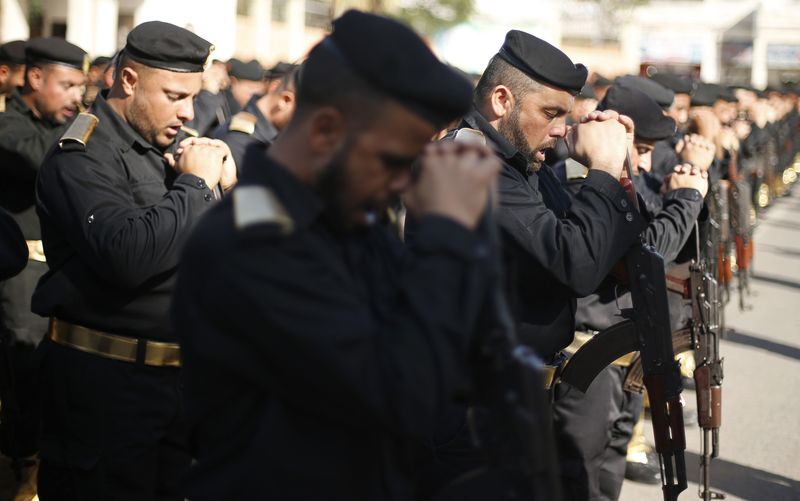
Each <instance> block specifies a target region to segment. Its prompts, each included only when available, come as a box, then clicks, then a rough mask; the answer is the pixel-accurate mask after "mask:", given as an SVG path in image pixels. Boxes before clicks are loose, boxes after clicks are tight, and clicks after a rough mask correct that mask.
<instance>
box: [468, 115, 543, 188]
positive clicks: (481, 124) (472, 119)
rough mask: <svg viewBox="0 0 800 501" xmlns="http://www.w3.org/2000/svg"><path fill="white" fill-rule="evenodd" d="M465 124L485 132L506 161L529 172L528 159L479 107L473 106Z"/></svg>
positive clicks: (493, 147)
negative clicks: (493, 124) (491, 122)
mask: <svg viewBox="0 0 800 501" xmlns="http://www.w3.org/2000/svg"><path fill="white" fill-rule="evenodd" d="M464 124H466V125H468V126H469V127H471V128H473V129H477V130H479V131H481V132H483V133H484V135H485V136H486V138H487V139H488V140H489V144H490V146H491V147H492V149H494V151H495V152H496V153H497V154H498V155H500V156H501V157H503V159H504V160H505V161H506V163H508V164H509V165H511V166H512V167H514V168H515V169H517V170H519V171H520V172H522V173H523V174H525V175H527V174H529V170H530V169H529V166H528V160H527V159H526V158H525V157H524V156H523V155H522V153H520V152H519V151H518V150H517V149H516V148H515V147H514V146H513V145H512V144H511V143H509V142H508V140H506V138H504V137H503V135H502V134H500V132H498V131H497V129H495V128H494V127H493V126H492V124H490V123H489V121H488V120H486V118H485V117H484V116H483V115H482V114H481V112H480V111H478V109H477V108H475V107H473V108H472V111H470V112H469V113H468V114H467V115H466V116H465V117H464Z"/></svg>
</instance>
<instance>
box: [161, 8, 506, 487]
mask: <svg viewBox="0 0 800 501" xmlns="http://www.w3.org/2000/svg"><path fill="white" fill-rule="evenodd" d="M364 47H369V48H370V50H364ZM470 98H471V96H470V85H469V83H468V82H467V81H465V80H464V79H463V78H462V77H460V76H458V75H457V74H456V73H454V72H453V71H452V70H450V69H449V68H447V67H446V66H445V65H444V64H442V63H441V62H439V61H438V60H437V59H436V58H435V56H434V55H433V54H432V53H431V52H430V50H429V49H428V48H427V47H426V46H425V44H424V42H422V40H421V39H420V38H419V37H418V36H417V35H415V34H414V33H413V32H412V31H410V30H409V29H408V28H406V27H404V26H402V25H400V24H398V23H396V22H394V21H391V20H388V19H385V18H381V17H376V16H373V15H369V14H363V13H360V12H356V11H350V12H348V13H346V14H344V15H343V16H342V17H341V18H339V19H338V20H337V21H335V22H334V25H333V33H332V34H331V35H330V36H329V37H327V38H326V39H324V40H323V41H322V42H321V43H320V44H319V45H317V46H316V47H315V48H314V49H313V50H312V51H311V53H310V56H309V58H308V60H307V61H306V63H305V67H304V70H303V76H302V78H301V80H300V84H299V89H298V95H297V109H296V112H295V115H294V117H293V118H292V120H291V121H290V122H289V124H288V125H287V127H286V128H285V129H284V131H283V132H282V133H281V135H280V136H279V137H278V138H277V140H276V141H275V143H273V145H272V146H271V147H270V149H269V151H268V153H267V155H264V153H262V152H258V151H256V152H255V153H254V152H252V151H251V152H248V156H247V157H246V160H245V162H246V166H245V168H244V169H243V179H242V182H241V183H240V185H239V186H238V187H237V188H236V189H235V190H234V192H233V196H231V197H228V198H226V199H225V200H224V201H223V203H222V204H221V205H220V206H219V207H218V208H217V209H215V210H213V211H211V213H210V214H209V216H208V217H207V218H206V219H204V222H203V223H202V224H201V225H200V226H199V227H198V229H197V231H195V233H194V234H193V237H192V239H191V240H190V242H189V244H188V246H187V252H186V254H185V256H184V261H183V262H182V266H183V267H184V268H183V270H184V272H182V273H181V275H180V278H179V281H178V289H177V292H176V297H175V303H174V313H175V315H174V320H175V326H176V328H177V329H178V332H179V337H180V340H181V343H182V348H183V361H184V376H185V382H186V392H187V393H186V396H187V410H188V412H189V416H190V419H191V425H192V430H193V432H194V444H195V446H196V450H195V453H196V458H197V463H196V465H195V466H194V468H193V474H192V475H191V476H190V483H189V490H188V497H189V498H190V499H192V500H204V499H279V500H282V501H294V500H298V501H299V500H304V501H305V500H312V499H320V500H321V499H325V500H348V501H358V500H364V501H380V500H388V499H392V500H409V499H413V491H414V489H415V485H414V483H415V477H417V476H418V469H419V464H418V462H417V460H416V454H415V452H416V449H417V445H416V444H419V443H420V442H421V441H422V440H423V439H426V438H428V437H430V436H431V435H432V434H433V428H434V424H435V423H436V422H437V420H438V419H439V415H440V412H441V410H442V409H443V408H444V407H445V405H447V403H448V402H449V401H450V400H451V399H452V398H453V396H454V394H455V391H456V389H457V388H458V387H459V386H460V385H461V384H462V383H464V381H465V379H466V378H467V364H466V360H467V354H468V349H469V347H470V341H471V340H472V339H473V338H474V336H475V334H476V332H475V331H476V326H475V320H474V319H473V316H472V315H470V314H468V312H477V310H478V309H479V307H480V305H481V304H482V303H483V301H484V300H485V297H486V294H487V292H486V291H487V289H489V287H490V285H491V281H490V278H491V276H492V275H493V274H492V273H491V269H492V266H493V265H492V264H491V259H490V258H489V254H490V253H489V252H488V251H487V242H486V241H485V239H484V238H483V237H481V236H480V234H479V232H477V231H476V227H477V226H478V221H479V219H480V218H481V216H482V214H483V213H484V210H485V207H486V202H487V198H488V187H489V185H490V183H491V181H492V179H493V178H494V177H495V175H496V173H497V170H498V167H499V166H498V162H497V160H496V159H494V157H493V156H492V155H491V154H490V153H489V151H488V150H486V149H485V148H483V147H478V146H466V145H456V144H452V143H450V144H433V145H428V142H429V140H430V138H431V137H433V136H434V135H435V134H436V132H437V131H438V130H439V129H440V128H442V127H443V126H444V125H445V124H446V123H448V122H450V121H452V120H453V119H454V118H456V117H458V116H460V115H463V113H465V112H466V111H467V110H468V108H469V104H470ZM426 145H428V146H427V149H425V148H426ZM423 150H424V152H423ZM421 153H422V156H421V157H420V154H421ZM418 157H419V158H420V167H419V171H418V172H417V175H416V176H414V178H413V180H412V173H411V166H412V163H413V162H414V160H415V159H417V158H418ZM403 192H404V193H405V201H406V205H407V207H408V210H409V211H410V212H411V213H412V214H414V215H415V216H416V218H417V220H418V226H417V232H416V235H415V239H414V241H413V243H412V244H411V245H410V246H409V247H407V248H403V246H402V245H401V244H400V242H399V240H397V238H396V237H395V236H394V235H393V234H392V232H391V231H389V229H388V228H384V227H381V226H379V225H371V224H370V223H371V222H372V221H374V220H375V219H376V216H377V215H378V214H380V213H381V212H382V211H383V210H384V209H385V208H386V207H387V206H388V204H389V203H390V202H391V201H392V199H393V198H395V197H396V196H397V195H398V194H400V193H403Z"/></svg>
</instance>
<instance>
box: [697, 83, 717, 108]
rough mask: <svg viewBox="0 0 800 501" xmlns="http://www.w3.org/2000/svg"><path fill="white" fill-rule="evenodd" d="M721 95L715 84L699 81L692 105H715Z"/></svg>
mask: <svg viewBox="0 0 800 501" xmlns="http://www.w3.org/2000/svg"><path fill="white" fill-rule="evenodd" d="M718 97H719V89H717V87H716V86H715V85H712V84H708V83H705V82H697V86H696V87H695V89H694V94H693V95H692V106H714V103H715V102H717V98H718Z"/></svg>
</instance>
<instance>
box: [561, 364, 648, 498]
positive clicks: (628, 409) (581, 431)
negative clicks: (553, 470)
mask: <svg viewBox="0 0 800 501" xmlns="http://www.w3.org/2000/svg"><path fill="white" fill-rule="evenodd" d="M626 371H627V369H625V368H622V367H619V366H616V365H611V366H609V367H606V368H605V369H604V370H603V371H602V372H601V373H600V374H599V375H598V376H597V378H596V379H595V380H594V382H593V383H592V385H591V386H590V387H589V389H588V391H587V392H586V394H582V393H581V392H580V391H578V390H577V389H575V388H572V387H571V386H569V385H567V384H565V383H561V384H559V385H558V386H557V387H556V398H555V402H554V404H553V418H554V424H555V433H556V442H557V446H558V454H559V466H560V469H561V479H562V482H561V486H562V491H563V495H564V500H565V501H573V500H574V501H586V500H592V501H608V500H616V499H618V498H619V494H620V491H621V489H622V482H623V480H624V477H625V456H626V455H627V449H628V442H630V439H631V435H632V434H633V426H634V425H635V424H636V419H637V418H638V417H639V413H640V412H641V405H642V396H641V395H639V394H633V393H630V392H627V391H624V390H623V388H622V384H623V381H624V379H625V374H626Z"/></svg>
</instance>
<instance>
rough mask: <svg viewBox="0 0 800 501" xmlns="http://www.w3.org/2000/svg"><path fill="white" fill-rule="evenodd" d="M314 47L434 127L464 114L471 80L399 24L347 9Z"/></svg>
mask: <svg viewBox="0 0 800 501" xmlns="http://www.w3.org/2000/svg"><path fill="white" fill-rule="evenodd" d="M317 49H319V50H324V51H326V52H327V53H329V54H331V55H334V56H335V57H339V58H340V59H342V60H343V61H344V62H346V63H347V64H349V65H350V67H351V68H352V69H353V71H354V72H355V73H356V74H357V75H358V76H359V77H360V78H362V79H363V80H364V81H365V82H366V83H367V84H369V85H370V86H372V87H373V88H375V89H376V90H378V91H379V92H382V93H385V94H387V95H388V96H390V97H392V98H393V99H396V100H397V101H398V102H400V103H401V104H402V105H404V106H405V107H407V108H408V109H410V110H412V111H413V112H415V113H417V114H418V115H420V116H421V117H423V118H425V119H426V120H428V121H429V122H431V123H432V124H434V125H436V126H443V125H445V124H447V123H448V122H450V121H452V120H454V119H456V118H458V117H460V116H462V115H465V114H466V113H467V112H468V111H469V108H470V106H471V103H472V85H471V84H470V82H469V81H467V80H465V79H464V78H463V77H462V76H461V75H459V74H458V73H456V72H455V71H453V70H451V69H450V68H448V67H447V65H445V64H444V63H442V62H441V61H439V59H437V58H436V56H435V55H433V53H432V52H431V50H430V49H429V48H428V46H427V45H425V42H423V41H422V39H421V38H420V37H419V36H418V35H417V34H416V33H414V32H413V31H412V30H411V29H410V28H408V27H407V26H405V25H403V24H400V23H399V22H397V21H394V20H391V19H388V18H385V17H380V16H376V15H373V14H366V13H364V12H359V11H356V10H350V11H347V12H345V13H344V14H343V15H342V16H341V17H340V18H338V19H336V20H335V21H334V22H333V32H332V33H331V34H330V35H329V36H328V37H327V38H325V39H324V40H323V41H322V42H320V44H319V45H318V46H317V48H315V51H316V50H317ZM315 51H312V54H311V56H309V59H311V58H313V57H314V52H315Z"/></svg>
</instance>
